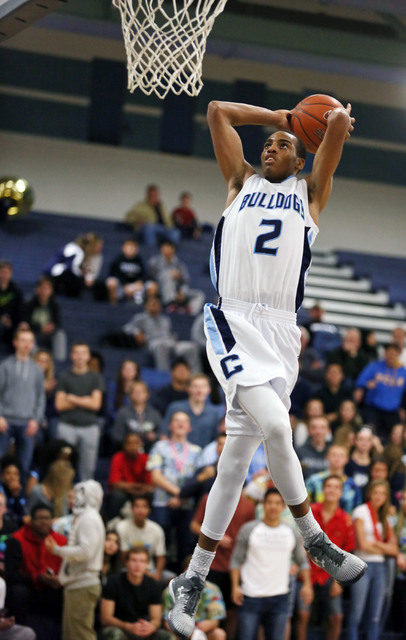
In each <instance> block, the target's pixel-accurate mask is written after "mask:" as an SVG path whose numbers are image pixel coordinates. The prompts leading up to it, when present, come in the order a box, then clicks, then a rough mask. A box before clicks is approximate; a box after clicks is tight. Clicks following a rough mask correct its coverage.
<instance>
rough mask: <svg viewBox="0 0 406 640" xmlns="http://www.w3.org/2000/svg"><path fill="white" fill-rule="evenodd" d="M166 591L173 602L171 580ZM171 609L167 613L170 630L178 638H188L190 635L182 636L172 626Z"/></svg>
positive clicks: (181, 639)
mask: <svg viewBox="0 0 406 640" xmlns="http://www.w3.org/2000/svg"><path fill="white" fill-rule="evenodd" d="M168 591H169V594H170V596H171V598H172V601H173V602H175V594H174V592H173V587H172V580H171V581H170V583H169V584H168ZM171 613H172V612H171V611H169V613H168V625H169V628H170V630H171V631H172V632H173V633H174V634H175V635H176V637H177V638H179V640H189V639H190V636H183V635H179V632H178V631H177V630H176V629H175V627H174V626H173V624H172V622H171Z"/></svg>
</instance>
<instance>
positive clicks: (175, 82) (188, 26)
mask: <svg viewBox="0 0 406 640" xmlns="http://www.w3.org/2000/svg"><path fill="white" fill-rule="evenodd" d="M226 2H227V0H171V1H170V2H164V0H113V5H114V6H115V7H117V8H118V9H119V10H120V13H121V26H122V30H123V36H124V43H125V49H126V54H127V69H128V89H129V91H130V92H131V93H132V92H133V91H134V90H135V89H136V88H137V87H138V88H139V89H141V91H143V92H144V93H146V94H147V95H150V94H151V93H152V92H155V93H156V95H157V96H158V97H159V98H164V97H165V96H166V95H167V93H168V91H170V90H171V91H173V93H175V94H177V95H178V94H180V93H181V92H182V91H184V92H186V93H187V94H188V95H189V96H197V95H198V94H199V92H200V90H201V88H202V86H203V82H202V64H203V57H204V54H205V52H206V42H207V38H208V36H209V34H210V31H211V30H212V27H213V24H214V21H215V19H216V18H217V16H218V15H219V13H221V12H222V11H223V10H224V7H225V5H226Z"/></svg>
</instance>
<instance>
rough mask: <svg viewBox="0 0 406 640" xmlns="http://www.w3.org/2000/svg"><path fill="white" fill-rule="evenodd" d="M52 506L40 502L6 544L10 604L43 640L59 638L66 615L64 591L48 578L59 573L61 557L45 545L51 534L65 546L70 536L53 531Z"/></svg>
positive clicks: (18, 621)
mask: <svg viewBox="0 0 406 640" xmlns="http://www.w3.org/2000/svg"><path fill="white" fill-rule="evenodd" d="M51 524H52V514H51V511H50V509H48V507H44V506H41V505H39V506H37V507H34V509H33V511H32V512H31V520H30V522H29V523H27V524H25V525H23V527H21V529H19V530H18V531H16V532H15V533H13V535H12V536H11V537H10V539H9V540H8V542H7V548H6V582H7V587H8V589H7V600H6V606H7V608H8V611H9V612H10V614H11V615H13V616H14V617H15V619H16V622H17V623H18V624H23V625H28V626H30V627H32V628H33V629H34V631H35V632H36V634H37V637H38V638H41V640H58V639H59V638H60V626H61V617H62V591H61V589H58V588H55V585H54V586H50V585H49V584H48V582H47V580H48V579H49V578H50V577H51V576H53V577H54V576H55V574H57V573H58V571H59V569H60V566H61V559H60V558H58V557H56V556H54V555H53V554H52V553H50V552H49V551H48V550H47V548H46V547H45V539H46V538H49V537H51V538H52V539H53V540H54V541H55V542H56V543H58V545H60V546H61V547H62V546H64V545H65V544H66V538H65V537H64V536H61V535H60V534H58V533H55V532H54V531H52V528H51Z"/></svg>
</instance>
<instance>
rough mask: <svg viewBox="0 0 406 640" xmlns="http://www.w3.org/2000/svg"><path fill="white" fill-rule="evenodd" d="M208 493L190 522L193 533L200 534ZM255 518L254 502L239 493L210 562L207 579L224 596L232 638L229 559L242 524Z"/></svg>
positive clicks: (232, 619)
mask: <svg viewBox="0 0 406 640" xmlns="http://www.w3.org/2000/svg"><path fill="white" fill-rule="evenodd" d="M207 498H208V494H206V495H205V496H204V497H203V498H202V499H201V501H200V503H199V505H198V507H197V509H196V511H195V513H194V515H193V520H192V522H191V523H190V530H191V532H192V533H193V534H194V535H195V536H198V535H199V534H200V529H201V526H202V523H203V518H204V514H205V510H206V503H207ZM254 519H255V504H254V502H253V501H252V500H250V499H249V498H247V497H246V496H245V495H244V492H243V493H242V494H241V497H240V500H239V502H238V504H237V507H236V510H235V512H234V515H233V517H232V518H231V521H230V524H229V525H228V527H227V530H226V532H225V534H224V536H223V538H222V540H221V541H220V544H219V546H218V548H217V552H216V555H215V557H214V560H213V562H212V564H211V567H210V571H209V574H208V576H207V578H208V580H210V581H211V582H214V583H215V584H216V585H217V586H218V587H219V588H220V591H221V593H222V595H223V597H224V602H225V605H226V610H227V619H226V621H225V628H226V631H227V637H230V638H233V637H234V633H235V630H236V607H235V605H234V603H233V602H232V600H231V579H230V559H231V554H232V552H233V549H234V545H235V541H236V539H237V535H238V532H239V530H240V528H241V527H242V525H243V524H245V523H246V522H250V521H251V520H254Z"/></svg>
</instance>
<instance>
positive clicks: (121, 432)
mask: <svg viewBox="0 0 406 640" xmlns="http://www.w3.org/2000/svg"><path fill="white" fill-rule="evenodd" d="M129 399H130V404H129V406H127V407H123V408H122V409H120V411H119V412H118V414H117V417H116V419H115V422H114V426H113V430H112V439H113V441H114V442H122V441H123V439H124V436H125V434H126V433H128V432H129V431H131V432H133V433H134V432H135V433H138V435H139V436H140V437H141V440H142V446H143V448H144V451H145V452H146V453H148V452H149V451H150V449H151V447H152V445H153V444H154V442H155V441H156V440H157V434H158V430H159V427H160V425H161V421H162V416H161V414H160V413H159V412H158V411H157V410H156V409H155V408H154V407H153V406H152V405H151V404H150V402H149V389H148V386H147V385H146V384H145V382H143V381H142V380H138V381H137V382H132V383H131V387H130V393H129Z"/></svg>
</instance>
